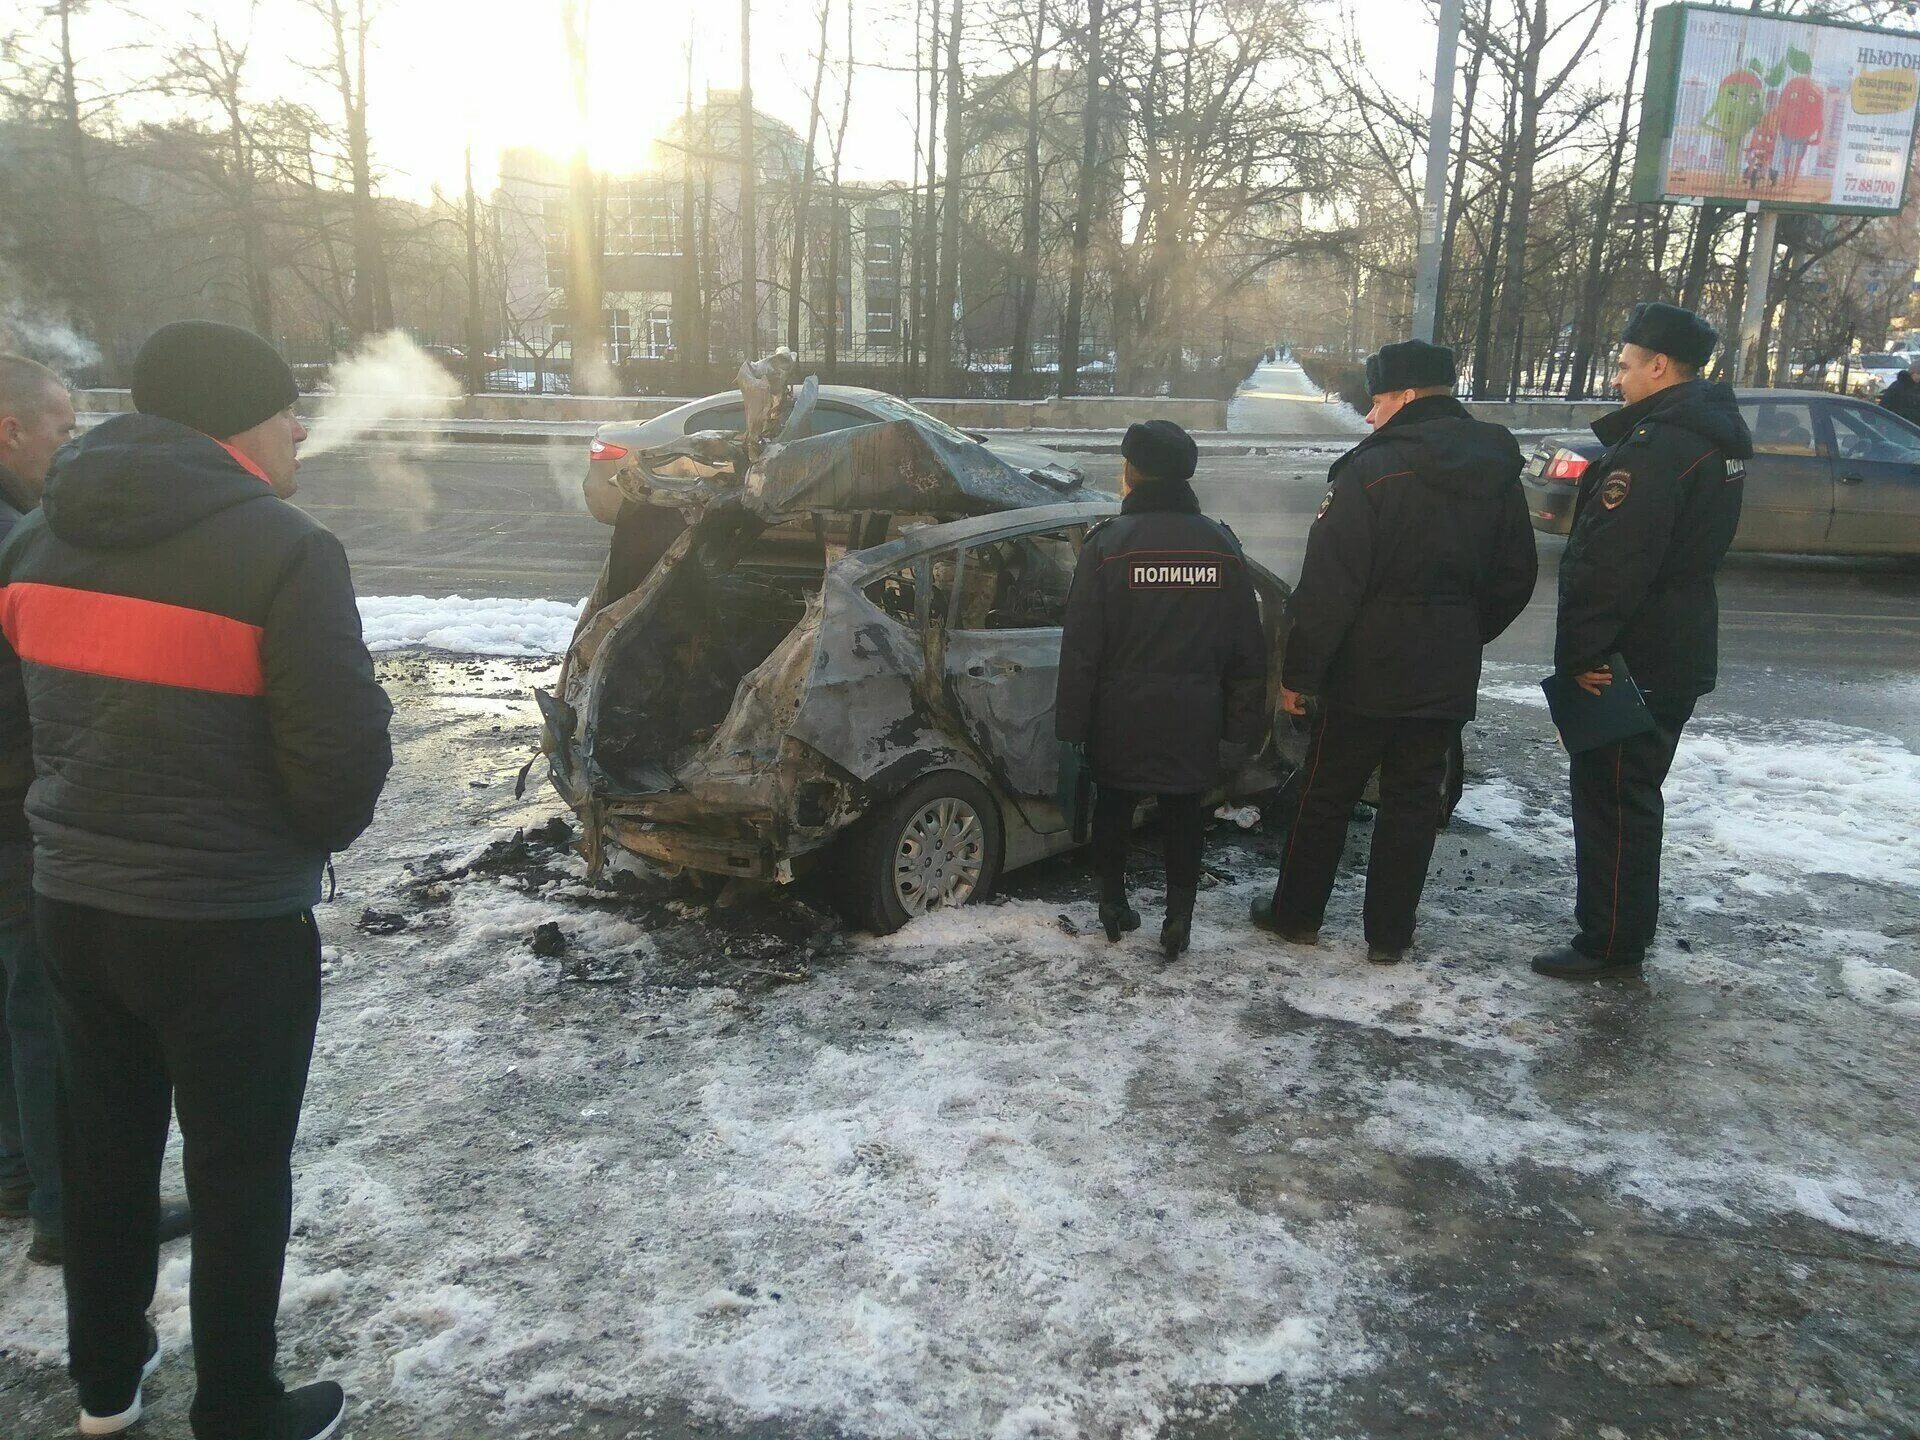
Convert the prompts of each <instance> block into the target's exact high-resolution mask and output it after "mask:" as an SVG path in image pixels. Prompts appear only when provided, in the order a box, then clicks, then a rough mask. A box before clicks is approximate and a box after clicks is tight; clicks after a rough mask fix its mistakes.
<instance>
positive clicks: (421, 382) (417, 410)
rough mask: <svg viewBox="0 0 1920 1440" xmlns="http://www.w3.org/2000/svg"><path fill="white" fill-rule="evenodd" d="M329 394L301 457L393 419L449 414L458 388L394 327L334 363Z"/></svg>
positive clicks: (348, 440) (308, 457) (350, 439)
mask: <svg viewBox="0 0 1920 1440" xmlns="http://www.w3.org/2000/svg"><path fill="white" fill-rule="evenodd" d="M330 378H331V380H332V382H333V394H331V395H328V396H326V397H324V398H323V399H322V400H321V402H320V413H319V416H318V418H316V419H315V421H314V423H313V427H312V430H311V432H310V434H309V437H308V439H307V442H306V444H305V445H303V446H302V447H301V449H300V455H301V458H302V459H305V460H311V459H314V458H316V457H318V456H321V455H325V454H327V453H328V452H329V451H332V450H338V449H340V447H341V446H343V445H351V444H353V443H354V441H356V440H359V439H361V438H363V437H364V436H366V435H367V434H368V433H369V432H370V431H372V430H374V429H375V428H376V427H378V426H381V425H385V424H387V423H388V422H389V421H392V420H398V419H409V420H422V419H436V418H439V417H442V416H446V415H450V414H452V413H453V409H454V407H455V405H457V404H458V403H459V400H460V397H461V395H462V394H463V393H464V392H463V391H462V390H461V388H460V382H459V381H457V380H455V379H454V378H453V376H452V375H450V374H449V373H448V372H447V370H446V368H445V367H444V366H442V365H441V364H440V362H439V361H438V360H435V359H434V358H433V356H431V355H429V354H427V352H426V351H424V350H422V349H421V348H420V347H419V346H418V345H416V344H414V343H413V341H412V340H411V339H409V338H408V337H407V336H406V335H404V334H403V333H401V332H400V331H398V330H390V331H388V332H387V333H386V334H385V335H376V336H374V337H373V338H372V339H371V340H368V341H367V342H366V343H365V344H364V345H362V346H361V347H360V349H359V350H357V351H356V352H354V353H353V354H352V355H349V356H348V357H347V358H346V359H344V360H338V361H335V362H334V365H333V369H332V371H331V375H330Z"/></svg>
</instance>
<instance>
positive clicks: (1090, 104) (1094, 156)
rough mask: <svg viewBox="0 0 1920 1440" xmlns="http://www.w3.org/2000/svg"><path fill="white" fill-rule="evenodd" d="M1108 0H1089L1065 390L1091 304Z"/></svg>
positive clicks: (1070, 386)
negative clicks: (1089, 277) (1090, 270)
mask: <svg viewBox="0 0 1920 1440" xmlns="http://www.w3.org/2000/svg"><path fill="white" fill-rule="evenodd" d="M1105 20H1106V4H1105V0H1087V28H1086V49H1085V52H1084V57H1083V59H1082V61H1081V69H1082V72H1083V77H1082V78H1083V79H1084V81H1085V85H1084V89H1083V92H1082V98H1081V101H1080V168H1079V173H1078V175H1077V177H1076V179H1075V181H1074V211H1073V241H1072V243H1073V264H1072V270H1071V272H1070V274H1069V277H1068V281H1067V308H1066V313H1065V314H1063V315H1062V316H1061V318H1060V345H1059V351H1060V365H1059V371H1058V377H1059V386H1060V393H1061V394H1062V395H1077V394H1079V393H1080V326H1081V320H1082V317H1083V315H1084V313H1085V310H1086V304H1087V266H1088V262H1089V258H1090V256H1091V253H1092V249H1093V213H1094V205H1095V203H1096V198H1097V196H1098V194H1099V189H1100V178H1101V175H1100V171H1101V166H1100V132H1101V125H1100V115H1101V110H1102V108H1103V101H1102V95H1101V89H1100V84H1101V76H1100V70H1101V64H1102V62H1103V60H1104V58H1105V56H1104V52H1103V50H1102V48H1101V46H1102V42H1103V40H1104V39H1105V35H1104V29H1103V27H1104V23H1105Z"/></svg>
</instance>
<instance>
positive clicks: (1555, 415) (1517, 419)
mask: <svg viewBox="0 0 1920 1440" xmlns="http://www.w3.org/2000/svg"><path fill="white" fill-rule="evenodd" d="M1619 408H1620V407H1619V405H1618V404H1617V403H1616V402H1614V401H1611V400H1469V401H1468V402H1467V409H1469V410H1470V411H1472V412H1473V414H1474V415H1475V416H1476V417H1478V418H1479V419H1481V420H1491V421H1493V422H1494V424H1496V425H1504V426H1506V427H1507V428H1508V429H1509V430H1584V429H1586V428H1587V426H1589V425H1591V424H1592V423H1593V422H1594V421H1595V420H1598V419H1599V418H1600V417H1601V416H1602V415H1604V414H1606V413H1607V412H1608V411H1609V410H1617V409H1619Z"/></svg>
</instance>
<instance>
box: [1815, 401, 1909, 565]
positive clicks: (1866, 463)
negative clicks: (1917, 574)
mask: <svg viewBox="0 0 1920 1440" xmlns="http://www.w3.org/2000/svg"><path fill="white" fill-rule="evenodd" d="M1822 408H1823V409H1824V410H1826V411H1827V412H1828V413H1827V415H1826V421H1827V427H1828V432H1829V444H1830V447H1831V450H1832V454H1833V480H1834V486H1833V489H1834V501H1833V524H1832V526H1831V528H1830V529H1829V530H1828V532H1827V536H1828V538H1827V549H1828V551H1829V552H1830V553H1834V554H1844V555H1889V554H1895V555H1899V554H1905V555H1912V554H1920V460H1915V461H1902V460H1849V459H1846V458H1844V457H1843V456H1842V455H1841V454H1840V433H1839V421H1838V419H1837V417H1836V414H1835V412H1837V411H1838V410H1841V409H1846V410H1871V411H1873V412H1874V414H1875V415H1876V417H1878V418H1879V419H1881V420H1884V421H1886V422H1888V423H1890V424H1892V425H1893V426H1894V427H1895V428H1896V429H1899V430H1903V431H1906V432H1907V433H1908V434H1909V435H1910V436H1911V437H1912V439H1913V443H1914V448H1915V450H1916V451H1920V426H1917V425H1915V424H1914V423H1913V422H1912V421H1910V420H1907V419H1905V418H1903V417H1902V416H1899V415H1896V414H1894V413H1893V412H1892V411H1891V410H1888V409H1886V407H1885V406H1880V405H1864V404H1846V403H1844V402H1843V401H1842V400H1841V399H1840V397H1838V396H1834V397H1830V398H1828V399H1827V401H1826V403H1825V404H1824V405H1823V406H1822ZM1881 494H1891V495H1893V496H1895V497H1900V496H1904V497H1905V498H1906V502H1907V503H1906V504H1904V505H1901V504H1898V503H1895V504H1890V505H1881V506H1875V507H1868V506H1863V505H1860V504H1859V503H1858V502H1859V501H1861V500H1863V499H1866V498H1868V497H1872V496H1877V495H1881Z"/></svg>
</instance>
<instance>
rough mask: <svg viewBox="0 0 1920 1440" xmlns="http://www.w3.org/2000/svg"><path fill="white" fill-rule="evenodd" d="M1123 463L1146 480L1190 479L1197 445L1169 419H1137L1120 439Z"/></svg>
mask: <svg viewBox="0 0 1920 1440" xmlns="http://www.w3.org/2000/svg"><path fill="white" fill-rule="evenodd" d="M1120 453H1121V454H1122V455H1124V456H1126V458H1127V463H1128V464H1129V465H1131V466H1133V468H1134V469H1136V470H1138V471H1139V472H1140V473H1141V474H1142V475H1144V476H1146V477H1147V478H1148V479H1149V480H1191V479H1192V478H1193V472H1194V468H1195V467H1196V466H1198V465H1199V463H1200V447H1199V446H1198V445H1195V444H1194V443H1193V437H1192V436H1191V435H1189V434H1187V432H1186V431H1184V430H1182V429H1181V428H1180V427H1179V426H1178V425H1176V424H1174V423H1173V422H1172V421H1171V420H1137V421H1135V422H1134V423H1133V424H1131V425H1129V426H1128V427H1127V434H1126V438H1125V439H1123V440H1121V442H1120Z"/></svg>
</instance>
